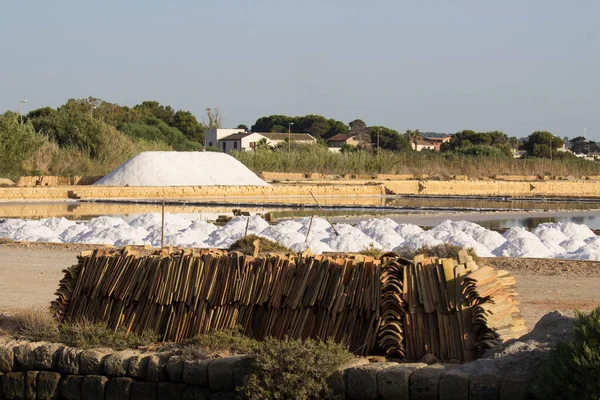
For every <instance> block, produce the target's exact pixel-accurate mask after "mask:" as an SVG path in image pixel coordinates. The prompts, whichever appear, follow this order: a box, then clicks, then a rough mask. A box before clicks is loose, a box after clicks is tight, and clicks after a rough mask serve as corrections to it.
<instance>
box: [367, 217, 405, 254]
mask: <svg viewBox="0 0 600 400" xmlns="http://www.w3.org/2000/svg"><path fill="white" fill-rule="evenodd" d="M397 227H398V223H396V222H395V221H393V220H391V219H390V218H371V219H369V220H367V221H361V222H359V223H358V224H356V228H357V229H360V230H361V231H362V232H363V233H364V234H365V235H367V236H369V237H371V238H373V239H375V240H376V241H377V242H379V243H380V244H381V245H382V246H383V250H386V251H389V250H392V249H394V248H396V247H398V246H400V245H401V244H402V242H404V238H403V237H402V236H400V234H399V233H397V232H396V230H395V229H396V228H397Z"/></svg>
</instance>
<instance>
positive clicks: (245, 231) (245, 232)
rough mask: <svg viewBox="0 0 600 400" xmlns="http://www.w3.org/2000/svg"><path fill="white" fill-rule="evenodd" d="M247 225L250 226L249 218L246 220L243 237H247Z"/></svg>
mask: <svg viewBox="0 0 600 400" xmlns="http://www.w3.org/2000/svg"><path fill="white" fill-rule="evenodd" d="M248 225H250V217H248V218H246V230H244V236H247V235H248Z"/></svg>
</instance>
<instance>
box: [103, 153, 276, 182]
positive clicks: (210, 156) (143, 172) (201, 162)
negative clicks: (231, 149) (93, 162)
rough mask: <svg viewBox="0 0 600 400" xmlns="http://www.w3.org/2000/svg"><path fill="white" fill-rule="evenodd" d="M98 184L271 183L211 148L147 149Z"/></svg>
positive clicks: (233, 159) (230, 157)
mask: <svg viewBox="0 0 600 400" xmlns="http://www.w3.org/2000/svg"><path fill="white" fill-rule="evenodd" d="M95 185H102V186H269V185H268V184H267V183H266V182H265V181H263V180H262V179H260V178H259V177H258V176H256V175H255V174H254V173H253V172H252V171H250V170H249V169H248V168H246V166H245V165H244V164H242V163H241V162H239V161H238V160H236V159H235V158H233V157H232V156H230V155H228V154H224V153H216V152H210V151H206V152H204V151H202V152H199V151H182V152H180V151H146V152H143V153H140V154H138V155H137V156H135V157H133V158H130V159H129V160H127V161H125V162H124V163H123V164H121V165H120V166H119V167H117V168H115V169H114V170H113V171H112V172H111V173H110V174H108V175H106V176H105V177H104V178H102V179H100V180H99V181H98V182H96V183H95Z"/></svg>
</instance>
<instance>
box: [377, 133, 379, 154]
mask: <svg viewBox="0 0 600 400" xmlns="http://www.w3.org/2000/svg"><path fill="white" fill-rule="evenodd" d="M379 130H380V128H377V154H379Z"/></svg>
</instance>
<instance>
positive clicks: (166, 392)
mask: <svg viewBox="0 0 600 400" xmlns="http://www.w3.org/2000/svg"><path fill="white" fill-rule="evenodd" d="M248 364H249V358H248V357H247V356H236V357H228V358H218V359H212V360H184V359H182V358H180V357H179V356H169V355H167V354H164V353H151V352H145V353H144V352H140V351H136V350H126V351H116V352H113V351H111V350H107V349H99V350H81V349H77V348H73V347H65V346H63V345H60V344H56V343H41V342H39V343H38V342H23V341H20V342H13V343H7V344H4V345H0V399H6V400H12V399H58V398H61V399H86V400H88V399H102V400H104V399H106V400H112V399H115V400H117V399H132V400H138V399H139V400H151V399H233V398H235V392H234V390H235V387H236V386H238V385H241V383H242V382H243V377H244V371H246V370H247V365H248Z"/></svg>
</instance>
